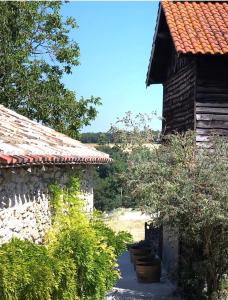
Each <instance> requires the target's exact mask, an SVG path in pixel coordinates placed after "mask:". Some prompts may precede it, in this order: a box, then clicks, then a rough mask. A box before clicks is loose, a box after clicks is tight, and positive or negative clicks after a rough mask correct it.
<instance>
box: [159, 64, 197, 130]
mask: <svg viewBox="0 0 228 300" xmlns="http://www.w3.org/2000/svg"><path fill="white" fill-rule="evenodd" d="M195 82H196V67H195V63H194V62H191V63H190V64H188V65H186V66H184V67H183V68H180V69H178V70H177V71H176V72H175V74H172V76H169V79H168V80H167V81H166V82H165V83H164V96H163V122H162V123H163V124H162V127H163V132H164V133H165V134H168V133H172V132H182V131H186V130H188V129H191V130H193V129H194V107H195V106H194V98H195Z"/></svg>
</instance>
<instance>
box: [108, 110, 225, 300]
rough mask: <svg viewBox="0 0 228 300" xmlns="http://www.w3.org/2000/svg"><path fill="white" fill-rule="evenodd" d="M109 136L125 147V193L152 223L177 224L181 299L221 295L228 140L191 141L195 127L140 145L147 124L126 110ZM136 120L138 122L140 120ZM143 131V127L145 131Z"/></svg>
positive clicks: (223, 265) (199, 298) (208, 297)
mask: <svg viewBox="0 0 228 300" xmlns="http://www.w3.org/2000/svg"><path fill="white" fill-rule="evenodd" d="M122 121H123V125H124V126H125V127H124V128H127V130H128V131H127V133H128V134H126V132H125V131H123V125H121V127H120V128H118V127H116V128H113V132H114V134H113V136H115V132H116V135H117V137H118V139H119V140H120V138H121V136H122V140H123V143H122V144H121V145H123V147H125V148H123V149H126V147H127V149H129V157H128V164H127V168H126V169H125V170H124V172H123V174H122V176H123V178H125V190H126V193H128V194H129V196H130V197H131V198H132V199H135V201H136V202H137V203H138V206H139V207H140V208H142V209H144V210H145V211H147V212H148V213H151V214H152V215H153V216H157V218H156V220H154V222H157V225H165V226H168V227H169V228H175V229H178V238H179V241H180V254H181V255H180V260H179V268H180V269H179V272H178V277H179V278H178V281H179V284H180V285H181V287H182V290H183V292H184V294H185V295H184V299H194V300H195V299H197V300H201V299H209V300H212V299H213V300H214V299H216V300H217V299H225V298H223V296H221V290H223V293H224V289H225V288H224V287H223V278H224V274H227V273H228V269H227V265H228V264H227V262H228V259H227V245H228V235H227V232H228V217H227V210H228V206H227V196H228V184H227V182H228V142H227V139H225V138H222V137H219V136H211V137H210V141H209V142H208V143H204V144H203V145H202V143H201V146H200V145H199V144H198V143H196V135H195V133H194V132H191V131H187V132H185V133H179V134H178V133H176V134H173V135H170V136H165V137H164V143H163V144H161V145H160V146H159V147H158V148H155V149H150V148H149V147H145V135H142V131H141V128H142V127H143V128H147V132H148V136H147V137H148V138H147V140H148V142H149V138H150V128H149V125H148V123H149V122H147V120H146V119H145V120H144V121H145V122H144V121H143V118H141V116H139V118H138V120H136V121H135V120H134V119H132V118H131V116H130V115H127V116H126V117H125V118H124V119H123V120H122ZM139 121H140V122H139ZM144 132H146V130H144Z"/></svg>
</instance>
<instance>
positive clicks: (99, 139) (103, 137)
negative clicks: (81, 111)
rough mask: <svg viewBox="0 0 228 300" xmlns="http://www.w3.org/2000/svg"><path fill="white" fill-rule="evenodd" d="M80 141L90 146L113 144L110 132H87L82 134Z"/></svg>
mask: <svg viewBox="0 0 228 300" xmlns="http://www.w3.org/2000/svg"><path fill="white" fill-rule="evenodd" d="M80 141H81V142H82V143H90V144H99V145H103V144H108V143H112V142H113V138H112V135H111V134H110V133H108V132H85V133H81V136H80Z"/></svg>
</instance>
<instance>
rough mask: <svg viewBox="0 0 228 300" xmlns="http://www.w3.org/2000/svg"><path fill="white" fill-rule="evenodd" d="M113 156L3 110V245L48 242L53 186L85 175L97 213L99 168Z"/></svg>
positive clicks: (84, 190) (84, 186)
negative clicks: (95, 181)
mask: <svg viewBox="0 0 228 300" xmlns="http://www.w3.org/2000/svg"><path fill="white" fill-rule="evenodd" d="M110 161H111V159H110V157H109V155H107V154H105V153H102V152H100V151H97V150H95V149H94V148H89V147H87V146H85V145H84V144H82V143H80V142H79V141H77V140H74V139H72V138H69V137H68V136H66V135H64V134H61V133H59V132H56V131H55V130H53V129H51V128H48V127H45V126H43V125H41V124H39V123H36V122H34V121H31V120H29V119H28V118H26V117H24V116H21V115H19V114H17V113H15V112H14V111H12V110H9V109H7V108H5V107H4V106H2V105H0V243H4V242H6V241H8V240H9V239H11V238H12V237H13V236H14V237H18V238H21V239H29V240H32V241H34V242H36V243H40V242H42V237H43V235H44V232H45V230H46V229H47V228H48V227H49V225H50V206H49V201H48V200H49V191H48V186H49V185H50V184H51V183H57V184H60V185H61V186H64V185H65V184H66V183H67V182H68V180H69V178H70V177H71V176H72V175H74V174H80V175H79V176H80V182H81V197H82V198H83V199H84V200H85V202H86V203H85V206H86V209H87V211H91V210H92V209H93V183H92V175H93V168H94V166H96V165H100V164H106V163H108V162H110Z"/></svg>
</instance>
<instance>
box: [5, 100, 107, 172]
mask: <svg viewBox="0 0 228 300" xmlns="http://www.w3.org/2000/svg"><path fill="white" fill-rule="evenodd" d="M110 161H111V159H110V157H109V155H108V154H105V153H103V152H100V151H97V150H96V149H94V148H90V147H87V146H86V145H84V144H82V143H81V142H79V141H77V140H74V139H72V138H70V137H68V136H66V135H64V134H61V133H59V132H57V131H55V130H53V129H51V128H48V127H46V126H43V125H41V124H39V123H37V122H34V121H31V120H29V119H28V118H26V117H24V116H22V115H19V114H17V113H15V112H14V111H12V110H10V109H7V108H5V107H4V106H3V105H0V167H5V166H12V165H14V166H17V165H18V166H20V165H26V164H28V165H30V164H103V163H107V162H110Z"/></svg>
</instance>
